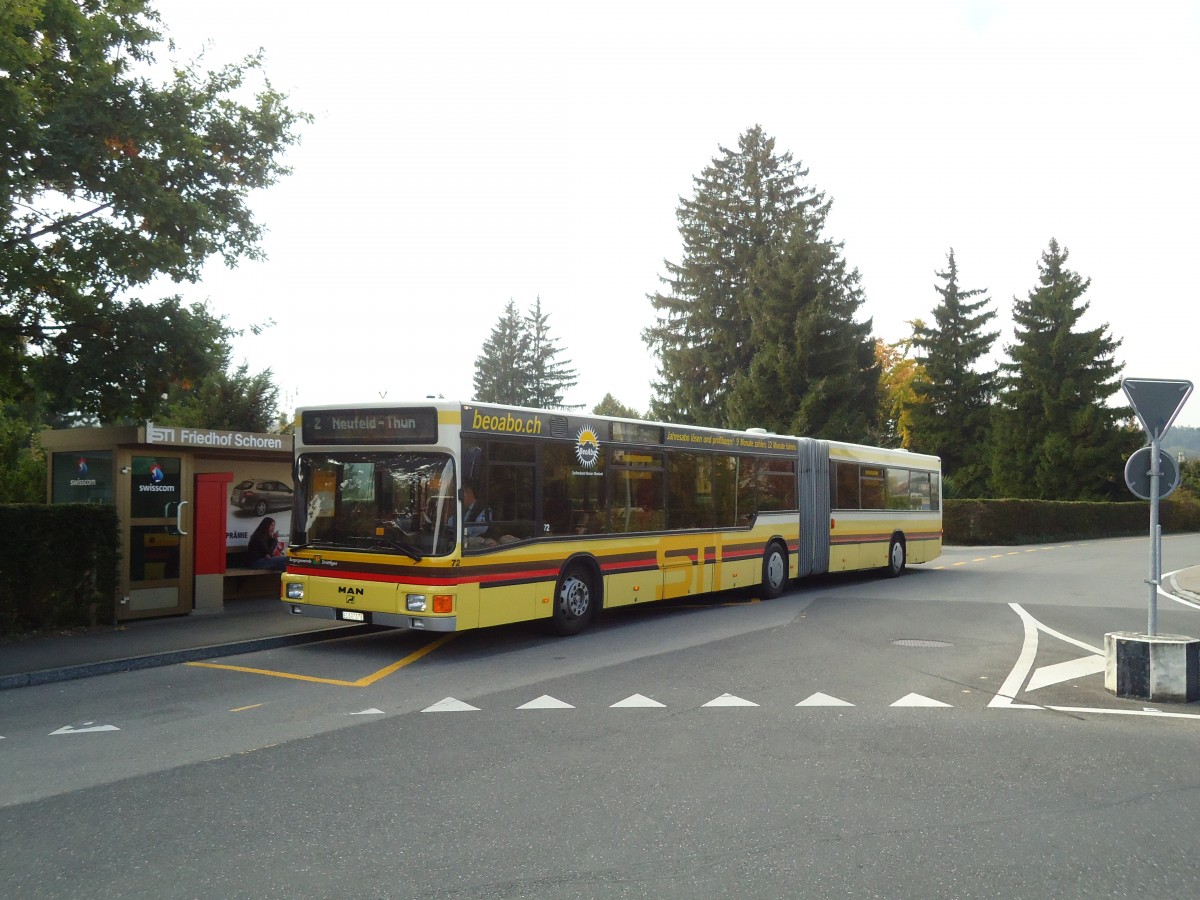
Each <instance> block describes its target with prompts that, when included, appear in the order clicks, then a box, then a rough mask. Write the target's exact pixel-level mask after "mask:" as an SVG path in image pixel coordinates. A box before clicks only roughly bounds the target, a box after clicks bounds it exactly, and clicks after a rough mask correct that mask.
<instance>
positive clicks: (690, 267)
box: [642, 126, 828, 426]
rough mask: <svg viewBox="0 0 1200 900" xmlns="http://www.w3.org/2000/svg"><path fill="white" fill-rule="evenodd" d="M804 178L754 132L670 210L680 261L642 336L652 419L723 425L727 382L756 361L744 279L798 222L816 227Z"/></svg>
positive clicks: (670, 268)
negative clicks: (650, 366)
mask: <svg viewBox="0 0 1200 900" xmlns="http://www.w3.org/2000/svg"><path fill="white" fill-rule="evenodd" d="M807 174H808V172H807V170H806V169H803V168H802V167H801V166H800V165H799V164H797V163H795V162H793V161H792V156H791V154H790V153H783V154H779V155H776V153H775V141H774V139H773V138H769V137H767V135H766V134H764V133H763V130H762V128H760V127H758V126H755V127H753V128H751V129H749V130H748V131H746V132H745V133H744V134H743V135H741V137H740V138H739V139H738V148H737V150H729V149H727V148H725V147H721V148H720V155H719V156H717V157H716V158H715V159H713V161H712V163H711V164H710V165H709V166H707V167H706V168H705V169H704V170H703V172H701V174H700V175H699V176H697V177H696V178H694V179H693V181H694V184H695V194H694V196H693V197H692V199H690V200H685V199H683V198H680V203H679V207H678V209H677V210H676V218H677V219H678V221H679V232H680V236H681V237H682V239H683V257H682V261H681V262H679V263H673V262H669V261H668V262H666V267H667V275H666V276H665V277H663V278H662V279H661V280H662V282H663V285H664V286H665V291H662V292H658V293H654V294H651V295H649V299H650V302H651V305H652V306H653V307H654V309H655V310H656V311H657V313H658V322H657V324H656V325H654V326H652V327H649V328H647V329H645V331H644V332H643V335H642V336H643V339H644V340H645V342H646V343H647V344H648V345H649V346H650V348H651V349H652V350H657V351H658V355H659V362H658V364H659V376H660V380H659V381H657V382H655V384H654V387H655V391H656V394H657V396H656V397H655V398H654V399H653V400H652V403H651V412H652V413H653V414H654V415H655V416H656V417H659V418H664V419H670V420H675V421H681V422H688V423H693V424H700V425H713V426H724V425H729V424H730V421H729V408H728V405H727V400H728V394H729V390H730V387H731V383H730V381H731V378H732V377H733V376H734V375H735V373H738V372H743V371H745V370H747V369H748V368H749V366H750V362H751V360H752V359H753V357H754V355H755V345H754V343H753V338H752V335H751V321H750V310H749V308H748V307H747V302H746V301H747V298H748V296H749V295H750V294H751V292H753V291H754V290H755V286H754V284H753V273H754V272H755V270H756V269H762V270H769V269H770V268H771V266H772V261H773V259H774V258H775V256H776V255H777V251H778V248H779V247H781V246H782V245H783V244H784V243H785V242H786V239H787V237H788V236H789V234H790V233H791V232H792V231H793V230H795V229H796V228H797V227H803V223H804V221H805V217H806V216H807V217H810V218H811V219H812V220H813V223H814V226H815V227H816V228H817V230H819V227H820V224H821V223H822V222H823V220H824V215H825V211H826V209H827V208H828V205H827V204H826V203H825V201H824V197H823V195H822V194H819V193H817V192H816V191H815V190H813V189H812V188H810V187H808V186H806V185H805V184H804V183H803V179H804V178H805V176H807Z"/></svg>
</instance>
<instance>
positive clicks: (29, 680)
mask: <svg viewBox="0 0 1200 900" xmlns="http://www.w3.org/2000/svg"><path fill="white" fill-rule="evenodd" d="M378 630H379V628H377V627H376V626H374V625H347V626H346V627H344V628H324V629H321V630H320V631H305V632H301V633H299V634H284V635H278V636H276V637H267V638H255V639H254V640H249V641H237V642H235V643H232V644H213V645H212V646H209V647H191V648H188V649H185V650H170V651H168V652H166V653H151V654H148V655H146V656H131V657H127V658H125V659H111V660H105V661H103V662H94V663H82V664H80V665H77V666H64V667H62V668H59V669H41V670H39V671H37V672H22V673H17V674H13V675H0V691H5V690H9V689H11V688H22V687H33V686H34V685H38V684H53V683H54V682H57V681H73V680H75V679H78V678H91V677H92V676H94V675H110V674H113V673H115V672H134V671H137V670H139V669H154V668H158V667H159V666H173V665H176V664H178V663H185V662H194V661H196V660H201V659H220V658H221V657H223V656H237V655H238V654H241V653H257V652H258V651H259V650H274V649H276V648H278V647H295V646H299V645H302V644H315V643H317V642H319V641H331V640H335V639H337V638H343V637H354V636H357V635H360V634H369V633H372V632H375V631H378Z"/></svg>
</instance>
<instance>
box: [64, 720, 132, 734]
mask: <svg viewBox="0 0 1200 900" xmlns="http://www.w3.org/2000/svg"><path fill="white" fill-rule="evenodd" d="M120 730H121V729H120V728H118V727H117V726H116V725H93V724H92V723H91V722H84V723H83V727H82V728H72V727H71V726H70V725H64V726H63V727H62V728H60V729H58V731H52V732H50V735H51V737H53V736H54V735H56V734H87V733H89V732H93V731H120Z"/></svg>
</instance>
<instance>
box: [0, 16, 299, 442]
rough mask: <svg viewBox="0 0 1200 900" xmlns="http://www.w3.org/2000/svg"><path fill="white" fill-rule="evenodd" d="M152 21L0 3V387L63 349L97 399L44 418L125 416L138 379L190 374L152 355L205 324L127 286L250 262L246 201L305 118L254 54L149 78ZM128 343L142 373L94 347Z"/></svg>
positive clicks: (14, 385)
mask: <svg viewBox="0 0 1200 900" xmlns="http://www.w3.org/2000/svg"><path fill="white" fill-rule="evenodd" d="M160 28H161V22H160V19H159V16H158V14H157V13H156V12H155V11H154V10H153V9H152V8H151V7H150V5H149V4H148V2H146V0H13V2H9V3H4V4H0V69H2V70H3V77H0V143H2V144H3V148H4V152H3V154H0V346H3V347H5V348H6V349H5V351H4V353H3V355H2V357H0V363H2V364H3V365H4V366H5V370H4V372H3V373H0V384H2V385H5V386H6V387H7V393H8V394H9V395H10V396H12V395H15V394H16V393H18V392H21V391H24V392H25V393H33V392H36V391H37V390H38V388H39V385H38V384H37V380H38V379H39V378H44V377H54V378H57V377H59V376H60V375H61V374H62V367H61V366H58V365H56V364H54V363H53V361H51V360H50V358H51V357H53V356H55V355H59V354H62V353H63V352H66V353H68V355H70V356H71V358H72V359H73V361H74V364H76V365H78V366H79V367H80V368H81V370H84V371H86V372H87V377H88V378H89V379H90V381H89V383H88V385H87V390H88V393H89V394H90V395H92V394H94V395H103V399H97V400H94V401H90V402H89V404H88V405H87V407H86V408H80V407H76V406H73V405H68V406H67V407H66V408H62V407H58V408H52V409H50V410H49V412H50V414H52V415H59V416H65V417H68V418H71V417H74V418H76V419H81V418H83V419H86V417H87V416H88V415H89V414H94V415H98V416H100V418H101V420H102V421H111V420H114V419H117V418H121V417H137V416H140V415H142V414H143V413H144V412H145V410H144V405H145V402H146V401H147V399H148V398H149V397H150V396H151V395H150V394H147V393H145V392H144V391H142V390H141V388H142V387H143V386H144V385H146V384H153V383H157V382H162V381H166V382H170V381H173V380H178V379H180V378H187V377H200V376H203V375H204V374H206V372H205V371H194V370H190V369H188V368H187V367H186V366H175V365H174V364H173V362H172V356H171V355H170V354H163V353H158V352H157V350H156V349H155V348H158V347H161V346H165V345H167V344H169V343H171V342H172V341H174V345H173V346H174V349H175V351H176V353H177V354H179V356H180V357H185V358H186V357H188V356H189V354H194V353H197V352H200V353H202V352H203V351H197V350H195V349H194V348H188V347H185V346H183V345H182V344H181V343H179V342H178V340H177V337H178V335H179V333H180V331H181V330H182V331H184V332H185V333H190V332H192V331H194V330H195V329H201V330H203V329H204V328H206V327H208V325H209V323H205V322H203V321H200V319H199V318H195V317H193V319H194V320H193V321H191V322H189V323H185V327H184V328H182V329H181V328H180V322H181V319H183V318H187V317H188V316H189V315H190V314H192V313H193V312H194V309H185V308H183V307H181V306H180V305H179V304H178V301H170V300H165V301H161V302H151V303H148V304H146V305H145V306H143V305H142V304H140V303H139V302H138V301H137V300H136V299H132V298H131V296H130V291H132V290H133V289H136V288H139V287H144V286H147V285H149V284H150V283H151V282H152V281H153V280H154V279H156V278H157V277H159V276H167V277H169V278H171V279H174V280H175V281H195V280H197V279H198V278H199V276H200V272H201V267H202V265H203V264H204V262H205V261H206V260H208V259H209V258H210V257H212V256H220V257H222V258H223V259H224V260H225V262H226V263H228V264H229V265H234V264H236V263H237V261H238V260H240V259H242V258H250V259H256V258H259V257H261V255H262V250H261V237H262V233H263V226H262V225H261V224H260V223H259V222H258V221H257V220H256V219H255V217H254V215H253V213H252V211H251V209H250V205H249V198H250V194H251V193H252V192H253V191H255V190H258V189H261V188H265V187H268V186H269V185H271V184H273V183H274V182H275V181H276V180H278V179H279V178H280V177H281V176H283V175H284V174H286V173H287V172H288V168H287V167H286V166H284V165H283V163H282V161H281V159H282V155H283V153H284V151H285V150H286V148H287V147H288V146H290V145H291V144H293V143H294V142H295V141H296V140H297V134H298V128H299V126H300V124H301V123H302V122H304V121H307V120H308V116H307V115H306V114H304V113H300V112H297V111H295V110H293V109H291V108H290V107H289V106H288V105H287V102H286V97H285V96H284V95H283V94H280V93H279V92H277V91H276V90H274V89H273V88H272V87H271V84H270V82H269V81H268V80H267V79H266V78H265V76H264V75H263V57H262V54H261V53H259V54H256V55H254V56H250V57H248V58H246V59H244V60H243V61H241V62H239V63H236V64H232V65H228V66H225V67H223V68H220V69H218V70H217V71H212V72H206V71H203V70H202V69H200V68H199V67H198V66H197V65H195V64H192V65H183V66H177V67H174V68H173V70H172V74H171V75H170V77H169V78H168V79H166V81H165V83H163V84H158V83H155V81H154V80H153V79H152V77H151V69H150V63H152V62H153V60H154V51H155V49H156V48H157V47H158V46H159V45H160V44H161V43H162V41H163V35H162V32H161V30H160ZM210 318H211V317H210ZM193 326H194V327H193ZM138 342H141V343H143V344H145V345H146V346H147V357H148V360H147V361H145V362H144V363H143V364H142V365H139V366H135V367H132V368H131V367H129V366H128V365H127V363H128V359H129V357H128V355H127V354H125V353H124V352H120V353H113V352H112V349H113V347H114V346H118V347H133V346H134V345H135V344H137V343H138ZM8 348H14V349H13V350H11V351H10V350H9V349H8ZM151 360H152V361H151ZM154 367H157V370H156V371H151V369H152V368H154ZM75 380H76V381H78V379H75ZM42 386H45V385H44V383H43V385H42ZM53 393H54V394H55V395H56V397H57V400H59V401H67V400H70V399H71V398H72V397H74V396H77V395H76V394H69V393H67V392H65V391H57V390H56V391H55V392H53ZM159 396H161V392H160V394H159ZM125 398H129V402H128V403H126V402H124V399H125Z"/></svg>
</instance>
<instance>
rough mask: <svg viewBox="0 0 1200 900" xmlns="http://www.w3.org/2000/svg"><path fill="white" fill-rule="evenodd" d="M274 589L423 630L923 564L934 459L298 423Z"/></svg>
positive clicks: (676, 440) (575, 419) (396, 416)
mask: <svg viewBox="0 0 1200 900" xmlns="http://www.w3.org/2000/svg"><path fill="white" fill-rule="evenodd" d="M295 477H296V495H295V503H294V506H293V512H292V515H293V520H292V527H291V535H290V537H291V544H290V546H289V548H288V561H287V572H286V574H285V575H284V576H283V579H282V582H281V595H282V599H283V602H284V603H285V604H286V607H287V609H288V610H289V611H290V612H291V613H293V614H295V615H308V616H318V617H321V618H326V619H338V620H342V621H347V622H366V623H374V624H377V625H386V626H391V627H396V628H412V629H420V630H424V631H439V632H447V631H465V630H468V629H472V628H482V627H485V626H489V625H501V624H506V623H512V622H525V621H533V620H544V622H545V623H546V624H547V625H548V626H549V627H550V628H551V630H553V631H555V632H557V633H559V634H574V633H577V632H579V631H581V630H583V628H585V627H586V626H587V624H588V622H590V621H591V620H592V618H593V617H594V615H595V614H596V613H597V611H598V610H600V609H602V608H613V607H618V606H628V605H632V604H640V603H652V602H654V601H655V600H664V599H668V598H676V597H689V596H695V595H697V594H703V593H708V592H712V591H724V590H730V589H734V588H752V587H757V589H758V590H759V591H760V592H761V594H762V596H763V597H766V598H772V597H776V596H778V595H779V594H780V593H781V592H782V591H783V589H784V588H785V587H786V586H787V583H788V581H789V580H790V579H793V578H799V577H803V576H806V575H813V574H819V573H824V572H842V571H851V570H858V569H882V570H885V571H887V572H888V573H890V574H892V575H899V574H900V573H901V572H903V571H904V567H905V565H906V564H907V563H921V562H927V561H928V560H931V559H933V558H935V557H936V556H938V555H939V553H940V552H941V544H942V518H941V467H940V462H939V460H938V458H937V457H934V456H923V455H917V454H913V453H907V452H905V451H901V450H886V449H882V448H877V447H866V446H860V445H856V444H843V443H837V442H834V441H821V440H814V439H809V438H800V437H790V436H786V435H776V434H768V433H766V432H763V431H762V430H760V429H752V430H750V431H729V430H722V429H714V428H698V427H693V426H685V425H669V424H663V423H656V422H645V421H637V420H632V419H621V418H613V417H607V416H595V415H577V414H575V413H570V412H561V411H550V410H537V409H524V408H518V407H502V406H495V405H484V404H478V403H459V402H449V401H445V400H436V401H433V400H430V401H425V402H414V403H405V404H399V405H397V404H385V403H377V404H367V405H363V406H355V407H346V406H339V407H332V406H320V407H308V408H304V409H300V410H298V412H297V431H296V470H295Z"/></svg>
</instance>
